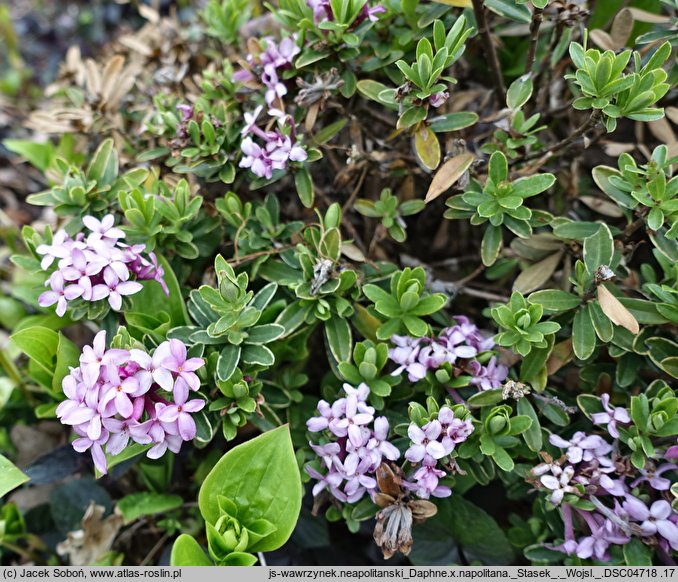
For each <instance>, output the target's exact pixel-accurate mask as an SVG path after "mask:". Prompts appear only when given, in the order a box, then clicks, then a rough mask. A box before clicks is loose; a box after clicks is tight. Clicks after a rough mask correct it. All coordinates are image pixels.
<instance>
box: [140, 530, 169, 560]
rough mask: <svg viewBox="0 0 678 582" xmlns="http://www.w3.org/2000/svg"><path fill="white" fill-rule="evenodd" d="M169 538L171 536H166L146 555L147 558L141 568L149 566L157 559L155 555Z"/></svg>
mask: <svg viewBox="0 0 678 582" xmlns="http://www.w3.org/2000/svg"><path fill="white" fill-rule="evenodd" d="M168 537H169V536H168V535H167V534H164V535H163V536H162V537H161V538H160V539H159V540H158V541H157V542H156V543H155V545H154V546H153V547H152V548H151V551H150V552H148V554H146V557H145V558H144V559H143V560H142V561H141V563H140V564H139V566H147V565H148V563H149V562H150V561H151V560H152V559H153V558H154V557H155V554H157V553H158V552H159V551H160V550H161V549H162V547H163V546H164V545H165V542H166V541H167V538H168Z"/></svg>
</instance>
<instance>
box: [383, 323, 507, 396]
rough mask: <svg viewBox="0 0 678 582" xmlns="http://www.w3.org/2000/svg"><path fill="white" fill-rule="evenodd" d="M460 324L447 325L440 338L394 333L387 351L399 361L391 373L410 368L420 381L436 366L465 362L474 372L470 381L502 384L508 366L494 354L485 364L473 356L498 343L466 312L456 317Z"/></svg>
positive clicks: (485, 386) (483, 384)
mask: <svg viewBox="0 0 678 582" xmlns="http://www.w3.org/2000/svg"><path fill="white" fill-rule="evenodd" d="M455 320H456V321H457V325H454V326H452V327H448V328H446V329H444V330H443V331H442V332H441V333H440V335H439V336H438V337H437V338H429V337H422V338H413V337H409V336H399V335H394V336H393V337H392V338H391V342H393V344H395V347H394V348H392V349H390V350H389V351H388V356H389V358H390V359H391V361H393V362H395V363H396V364H398V366H399V367H398V368H397V369H396V370H394V371H393V373H392V375H393V376H397V375H400V374H402V373H403V372H407V377H408V379H409V380H410V382H417V381H419V380H421V379H422V378H424V377H425V376H426V373H427V372H428V371H429V370H434V371H435V370H437V369H438V368H440V367H441V366H442V365H443V364H445V363H448V364H456V365H459V363H460V361H462V362H461V363H462V364H463V368H464V371H465V372H467V373H469V374H471V375H472V379H471V384H473V385H475V386H478V387H479V388H480V389H481V390H490V389H491V388H499V387H500V386H501V385H502V382H503V381H504V380H505V379H506V377H507V376H508V368H507V367H506V366H504V365H501V364H498V363H497V359H496V357H494V356H492V358H490V360H489V361H488V362H487V364H486V365H484V366H483V365H482V364H481V363H480V362H478V361H477V360H474V359H473V358H475V357H476V356H477V355H478V354H479V353H481V352H485V351H487V350H491V349H492V348H493V347H494V345H495V343H494V340H493V339H492V338H491V337H488V338H486V337H484V336H483V335H482V334H481V333H480V330H479V329H478V327H477V326H476V325H475V324H473V323H471V321H470V320H469V319H468V318H467V317H464V316H463V315H458V316H456V317H455Z"/></svg>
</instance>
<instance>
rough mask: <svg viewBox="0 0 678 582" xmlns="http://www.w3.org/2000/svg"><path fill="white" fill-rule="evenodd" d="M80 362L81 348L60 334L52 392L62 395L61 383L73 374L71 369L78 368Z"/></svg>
mask: <svg viewBox="0 0 678 582" xmlns="http://www.w3.org/2000/svg"><path fill="white" fill-rule="evenodd" d="M79 360H80V348H79V347H78V346H76V345H75V344H74V343H73V342H72V341H71V340H69V339H68V338H67V337H66V336H65V335H63V334H62V333H59V338H58V343H57V353H56V367H55V369H54V376H53V377H52V392H54V393H55V394H61V392H62V388H61V382H62V381H63V379H64V378H65V377H66V376H68V374H70V373H71V370H70V368H71V367H73V368H75V367H77V366H78V362H79Z"/></svg>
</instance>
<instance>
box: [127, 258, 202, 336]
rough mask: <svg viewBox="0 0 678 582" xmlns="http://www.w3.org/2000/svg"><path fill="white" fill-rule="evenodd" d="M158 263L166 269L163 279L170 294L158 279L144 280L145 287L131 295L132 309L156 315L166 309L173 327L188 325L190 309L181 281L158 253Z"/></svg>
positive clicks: (132, 310)
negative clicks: (183, 295) (182, 291)
mask: <svg viewBox="0 0 678 582" xmlns="http://www.w3.org/2000/svg"><path fill="white" fill-rule="evenodd" d="M156 254H157V253H156ZM158 264H159V265H160V266H161V267H162V269H163V271H164V275H163V279H164V280H165V284H166V285H167V289H168V290H169V296H167V295H165V293H164V291H163V290H162V287H161V286H160V283H158V282H157V281H144V283H143V286H144V288H143V289H142V290H141V291H139V293H135V294H134V295H133V296H132V297H131V301H132V307H131V309H130V311H131V312H137V313H145V314H148V315H154V316H157V315H158V314H159V313H160V312H162V311H165V312H166V313H167V314H168V315H169V318H170V326H171V327H177V326H180V325H188V322H189V318H188V311H187V310H186V303H185V302H184V299H183V297H182V294H181V287H180V286H179V281H177V278H176V276H175V274H174V271H173V270H172V267H170V265H169V263H168V262H167V260H166V259H165V258H164V257H163V256H161V255H158Z"/></svg>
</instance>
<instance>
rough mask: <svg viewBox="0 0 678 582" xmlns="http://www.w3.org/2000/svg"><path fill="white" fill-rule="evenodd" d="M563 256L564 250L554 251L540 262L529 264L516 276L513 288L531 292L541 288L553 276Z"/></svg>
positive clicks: (522, 291)
mask: <svg viewBox="0 0 678 582" xmlns="http://www.w3.org/2000/svg"><path fill="white" fill-rule="evenodd" d="M562 256H563V253H562V251H561V252H558V253H554V254H552V255H550V256H548V257H546V258H545V259H543V260H541V261H539V262H538V263H535V264H534V265H531V266H529V267H528V268H527V269H525V270H524V271H523V272H522V273H520V275H518V277H516V280H515V281H514V282H513V290H514V291H520V292H521V293H529V292H530V291H534V290H535V289H539V287H541V286H542V285H544V283H546V282H547V281H548V280H549V279H550V278H551V275H553V273H554V271H555V270H556V267H557V266H558V263H560V259H561V257H562Z"/></svg>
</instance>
